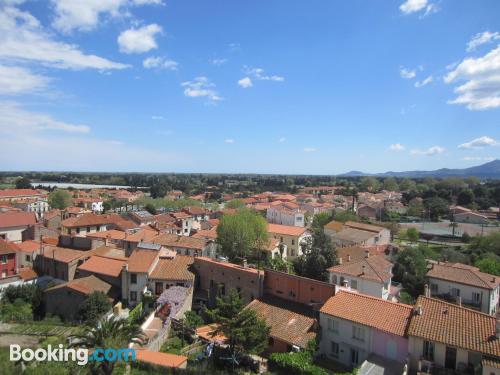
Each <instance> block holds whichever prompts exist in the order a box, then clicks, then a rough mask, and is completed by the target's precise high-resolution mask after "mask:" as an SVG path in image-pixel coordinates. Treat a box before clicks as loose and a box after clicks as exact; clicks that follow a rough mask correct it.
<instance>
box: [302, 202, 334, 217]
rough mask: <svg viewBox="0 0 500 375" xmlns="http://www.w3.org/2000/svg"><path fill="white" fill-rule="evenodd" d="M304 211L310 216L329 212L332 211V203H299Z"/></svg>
mask: <svg viewBox="0 0 500 375" xmlns="http://www.w3.org/2000/svg"><path fill="white" fill-rule="evenodd" d="M300 208H302V209H303V210H304V211H306V212H308V213H309V214H311V215H312V216H314V215H317V214H320V213H323V212H328V213H331V212H332V211H333V205H332V204H331V203H319V202H308V201H306V202H304V203H302V204H301V205H300Z"/></svg>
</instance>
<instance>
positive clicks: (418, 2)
mask: <svg viewBox="0 0 500 375" xmlns="http://www.w3.org/2000/svg"><path fill="white" fill-rule="evenodd" d="M426 6H427V0H406V1H405V2H404V3H403V4H401V5H400V6H399V10H400V11H401V12H403V13H404V14H410V13H414V12H418V11H420V10H423V9H424V8H425V7H426Z"/></svg>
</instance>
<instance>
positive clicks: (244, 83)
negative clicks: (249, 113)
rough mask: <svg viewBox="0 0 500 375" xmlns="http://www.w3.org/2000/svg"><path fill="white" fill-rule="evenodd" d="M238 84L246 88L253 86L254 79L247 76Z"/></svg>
mask: <svg viewBox="0 0 500 375" xmlns="http://www.w3.org/2000/svg"><path fill="white" fill-rule="evenodd" d="M238 85H240V86H241V87H243V88H244V89H246V88H248V87H252V86H253V83H252V80H251V79H250V77H245V78H242V79H240V80H239V81H238Z"/></svg>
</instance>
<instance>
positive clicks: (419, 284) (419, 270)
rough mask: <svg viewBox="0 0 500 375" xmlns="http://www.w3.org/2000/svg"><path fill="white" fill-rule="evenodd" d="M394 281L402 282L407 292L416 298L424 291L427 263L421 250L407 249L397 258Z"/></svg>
mask: <svg viewBox="0 0 500 375" xmlns="http://www.w3.org/2000/svg"><path fill="white" fill-rule="evenodd" d="M393 273H394V280H395V281H399V282H402V284H403V287H404V288H405V290H406V291H407V292H408V293H409V294H410V295H411V296H412V297H413V298H416V297H417V296H419V295H420V294H422V293H423V291H424V284H425V274H426V273H427V263H426V261H425V257H424V254H423V252H422V250H421V249H420V248H406V249H404V250H403V251H401V252H400V253H399V254H398V256H397V257H396V263H395V264H394V268H393Z"/></svg>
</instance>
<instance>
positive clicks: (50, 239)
mask: <svg viewBox="0 0 500 375" xmlns="http://www.w3.org/2000/svg"><path fill="white" fill-rule="evenodd" d="M42 242H43V243H45V244H47V245H53V246H57V244H58V243H59V238H58V237H47V236H43V237H42Z"/></svg>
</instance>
